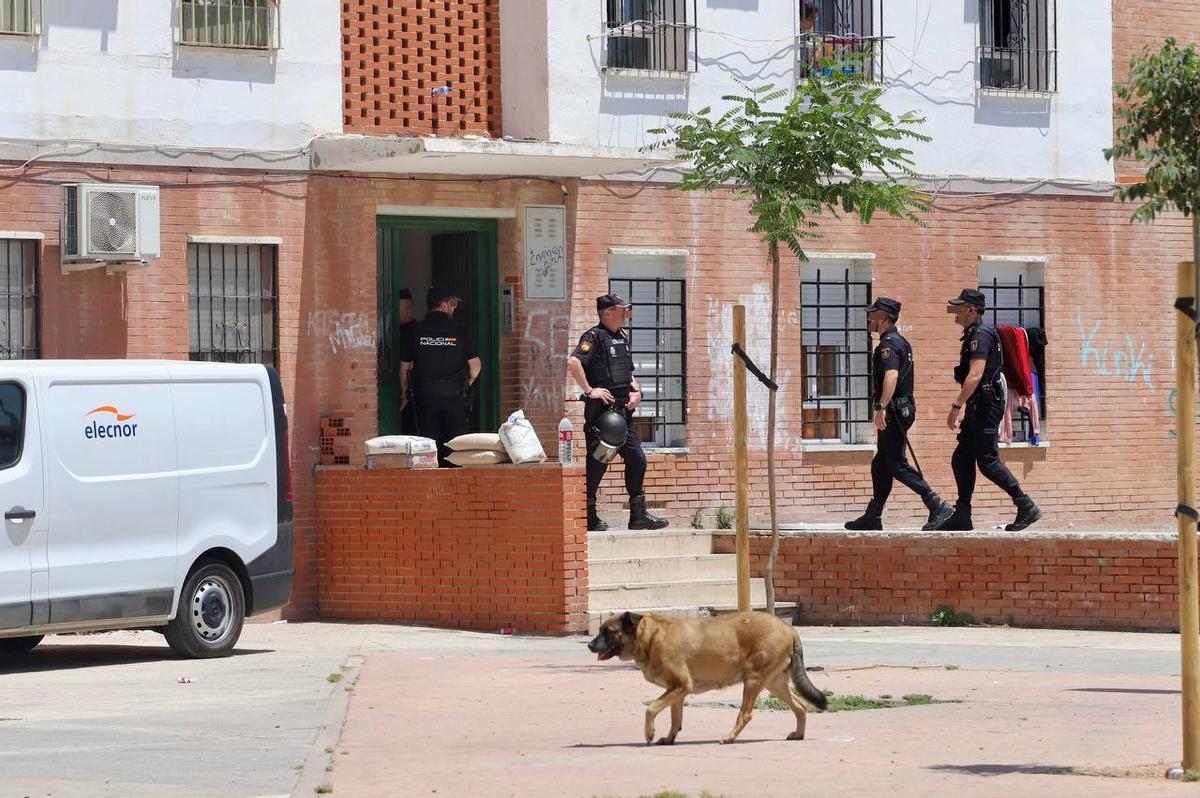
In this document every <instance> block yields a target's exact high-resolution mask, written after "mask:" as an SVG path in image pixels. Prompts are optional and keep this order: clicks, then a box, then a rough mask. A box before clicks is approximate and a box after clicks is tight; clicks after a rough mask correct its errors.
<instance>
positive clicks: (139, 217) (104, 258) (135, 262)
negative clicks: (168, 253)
mask: <svg viewBox="0 0 1200 798" xmlns="http://www.w3.org/2000/svg"><path fill="white" fill-rule="evenodd" d="M158 256H159V197H158V186H131V185H126V184H118V183H110V184H104V183H78V184H73V185H68V186H66V199H65V202H64V203H63V226H62V261H63V271H75V270H78V269H91V268H94V267H96V266H107V267H108V268H109V270H110V271H113V270H120V269H122V268H130V267H135V266H144V265H146V261H148V260H150V259H152V258H157V257H158Z"/></svg>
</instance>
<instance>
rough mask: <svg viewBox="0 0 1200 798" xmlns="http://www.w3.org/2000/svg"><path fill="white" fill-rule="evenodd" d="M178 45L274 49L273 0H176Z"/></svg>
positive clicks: (276, 44)
mask: <svg viewBox="0 0 1200 798" xmlns="http://www.w3.org/2000/svg"><path fill="white" fill-rule="evenodd" d="M177 3H178V5H177V8H178V14H179V27H178V30H179V40H178V43H179V44H187V45H200V46H207V47H232V48H239V49H246V50H274V49H277V48H278V47H279V5H278V2H277V0H177Z"/></svg>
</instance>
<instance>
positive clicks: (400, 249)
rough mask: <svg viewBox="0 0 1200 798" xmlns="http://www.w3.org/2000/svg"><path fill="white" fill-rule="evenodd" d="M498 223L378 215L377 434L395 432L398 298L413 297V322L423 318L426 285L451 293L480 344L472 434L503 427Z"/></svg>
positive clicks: (397, 418) (397, 417) (457, 315)
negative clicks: (501, 419)
mask: <svg viewBox="0 0 1200 798" xmlns="http://www.w3.org/2000/svg"><path fill="white" fill-rule="evenodd" d="M496 227H497V225H496V220H495V219H455V218H439V217H425V216H379V217H377V218H376V233H377V239H376V240H377V242H378V243H377V253H376V260H377V262H378V283H377V285H378V290H379V339H380V340H379V344H380V345H379V375H378V384H379V393H378V395H379V434H380V435H395V434H398V433H399V432H400V426H401V424H400V358H399V353H400V340H401V336H402V335H404V334H405V333H404V332H403V331H402V330H401V320H400V318H399V313H400V296H401V292H402V290H403V289H407V290H408V292H409V294H411V296H412V311H413V318H414V320H419V319H423V318H425V313H426V311H427V308H426V307H425V292H426V291H428V290H429V287H430V286H431V285H443V286H446V287H448V288H452V289H454V290H455V291H456V292H457V293H458V295H459V297H460V299H461V300H462V301H461V303H460V304H459V306H458V309H457V310H456V311H455V313H454V318H455V320H456V321H459V322H462V323H463V324H465V325H466V326H467V329H468V330H470V332H471V334H472V335H474V336H475V340H476V341H477V342H478V343H479V357H480V359H481V360H482V361H483V371H482V372H480V375H479V379H478V380H477V381H476V383H475V386H474V388H473V390H472V399H471V412H470V429H471V430H472V431H488V432H492V431H495V430H497V429H499V427H500V379H499V374H500V364H499V358H500V324H499V304H500V303H499V290H500V289H499V267H498V250H497V233H496Z"/></svg>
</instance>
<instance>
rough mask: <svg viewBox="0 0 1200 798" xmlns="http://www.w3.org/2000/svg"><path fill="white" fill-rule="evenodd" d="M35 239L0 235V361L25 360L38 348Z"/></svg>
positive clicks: (36, 351) (36, 247)
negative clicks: (2, 236)
mask: <svg viewBox="0 0 1200 798" xmlns="http://www.w3.org/2000/svg"><path fill="white" fill-rule="evenodd" d="M38 249H39V247H38V242H37V241H30V240H25V239H12V238H0V302H2V303H3V305H2V306H0V360H29V359H34V358H37V357H39V356H40V354H41V353H40V352H39V350H38V345H39V341H38V327H39V324H38V312H39V307H38V272H39V269H38V256H39V255H38Z"/></svg>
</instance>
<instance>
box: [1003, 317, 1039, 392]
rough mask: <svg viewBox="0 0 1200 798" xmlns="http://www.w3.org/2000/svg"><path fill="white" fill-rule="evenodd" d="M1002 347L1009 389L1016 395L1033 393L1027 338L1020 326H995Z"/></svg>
mask: <svg viewBox="0 0 1200 798" xmlns="http://www.w3.org/2000/svg"><path fill="white" fill-rule="evenodd" d="M996 331H997V332H998V333H1000V342H1001V346H1003V347H1004V376H1005V377H1007V378H1008V387H1009V390H1013V391H1016V392H1017V395H1018V396H1032V395H1033V379H1032V378H1031V377H1030V372H1031V370H1032V366H1031V364H1030V360H1029V338H1028V337H1027V336H1026V335H1025V330H1024V329H1022V328H1021V327H1014V326H1012V325H1011V324H1001V325H1000V326H999V327H997V328H996Z"/></svg>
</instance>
